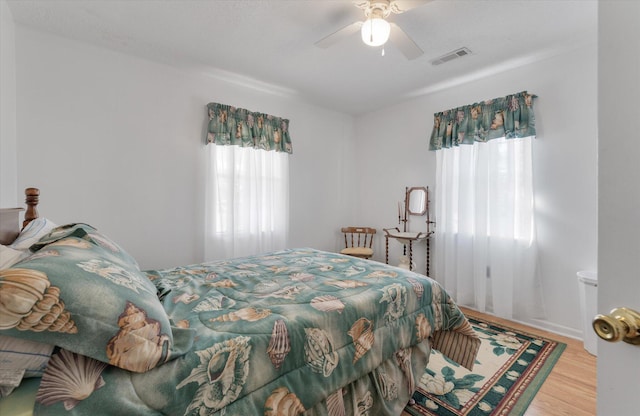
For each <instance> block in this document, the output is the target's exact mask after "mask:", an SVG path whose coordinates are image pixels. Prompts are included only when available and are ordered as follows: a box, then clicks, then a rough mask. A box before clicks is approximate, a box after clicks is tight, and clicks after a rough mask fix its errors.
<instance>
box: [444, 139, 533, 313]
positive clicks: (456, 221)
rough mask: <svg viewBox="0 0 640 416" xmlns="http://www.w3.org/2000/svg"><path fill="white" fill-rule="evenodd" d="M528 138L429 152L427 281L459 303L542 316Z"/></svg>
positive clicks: (478, 307) (529, 141)
mask: <svg viewBox="0 0 640 416" xmlns="http://www.w3.org/2000/svg"><path fill="white" fill-rule="evenodd" d="M531 159H532V137H526V138H517V139H504V138H502V139H494V140H489V141H488V142H486V143H479V142H476V143H474V144H468V145H466V144H465V145H460V146H455V147H450V148H442V149H440V150H437V151H436V161H437V162H436V163H437V174H436V175H437V177H436V184H437V185H436V198H435V200H436V232H435V278H436V279H437V280H438V281H440V282H441V283H443V285H444V287H445V288H446V289H447V290H448V291H449V292H450V293H451V295H452V296H453V297H454V299H456V301H457V302H458V303H459V304H462V305H467V306H470V307H472V308H474V309H477V310H479V311H487V312H492V313H494V314H495V315H498V316H501V317H505V318H514V317H516V318H518V317H519V318H524V317H542V315H543V311H544V307H543V304H542V296H541V287H540V281H539V279H538V273H537V267H536V266H537V244H536V227H535V221H534V206H533V180H532V161H531Z"/></svg>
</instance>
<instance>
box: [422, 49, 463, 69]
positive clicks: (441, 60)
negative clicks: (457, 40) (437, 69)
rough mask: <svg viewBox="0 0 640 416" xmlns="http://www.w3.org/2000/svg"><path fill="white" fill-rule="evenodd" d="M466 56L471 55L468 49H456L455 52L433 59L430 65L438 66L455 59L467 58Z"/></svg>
mask: <svg viewBox="0 0 640 416" xmlns="http://www.w3.org/2000/svg"><path fill="white" fill-rule="evenodd" d="M467 55H471V51H470V50H469V49H467V48H460V49H456V50H455V51H452V52H449V53H447V54H445V55H442V56H441V57H439V58H436V59H434V60H433V61H431V65H440V64H443V63H445V62H449V61H451V60H454V59H456V58H462V57H463V56H467Z"/></svg>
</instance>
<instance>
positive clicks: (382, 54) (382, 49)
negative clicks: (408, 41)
mask: <svg viewBox="0 0 640 416" xmlns="http://www.w3.org/2000/svg"><path fill="white" fill-rule="evenodd" d="M381 56H384V46H383V47H382V55H381Z"/></svg>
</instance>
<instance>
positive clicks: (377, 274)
mask: <svg viewBox="0 0 640 416" xmlns="http://www.w3.org/2000/svg"><path fill="white" fill-rule="evenodd" d="M145 273H146V275H147V276H148V278H149V279H150V280H151V281H152V282H153V284H154V285H155V286H156V287H157V288H158V293H159V297H160V299H161V303H162V305H163V306H164V309H165V310H166V313H167V315H168V317H169V319H170V322H171V324H172V325H173V327H174V328H182V329H190V330H192V331H195V337H194V341H193V345H192V347H191V349H190V351H189V352H187V353H186V354H184V355H183V356H181V357H178V358H175V359H172V360H170V361H167V362H166V363H163V364H161V365H159V366H157V367H155V368H153V369H151V370H149V371H146V372H143V373H134V372H130V371H127V370H123V369H121V368H118V367H115V366H113V365H106V364H104V363H102V362H99V361H96V360H94V359H91V358H88V357H84V356H80V355H76V354H74V353H70V352H68V351H67V350H62V349H59V350H58V351H57V352H56V353H54V355H53V356H52V358H51V360H50V364H49V367H48V369H47V372H48V373H49V374H48V375H47V376H46V377H45V378H43V379H44V380H46V383H42V385H41V387H40V391H39V393H38V400H37V402H36V405H35V409H34V414H35V415H45V414H46V415H74V414H77V415H101V414H120V415H160V414H163V415H198V416H204V415H220V416H222V415H243V416H246V415H298V414H303V413H305V414H309V415H345V414H358V415H359V414H370V415H384V414H395V415H398V414H400V413H401V411H402V409H403V408H404V406H405V404H406V403H407V402H408V400H409V399H410V397H411V394H412V392H413V390H414V388H415V382H416V380H417V379H419V377H420V375H421V374H422V372H423V371H424V367H425V365H426V364H427V360H428V356H429V352H430V349H431V348H432V347H433V348H438V349H440V350H441V351H442V352H443V353H444V354H445V355H448V356H449V357H450V358H451V359H453V360H455V361H458V362H459V363H461V364H463V365H465V366H467V367H470V366H472V365H473V360H474V359H475V355H476V353H477V350H478V347H479V339H478V338H477V337H476V336H475V334H474V333H473V330H472V329H471V327H470V326H469V323H468V322H467V320H466V318H465V317H464V315H463V314H462V313H461V312H460V310H459V309H458V307H457V306H456V305H455V304H454V302H453V301H452V300H451V298H450V297H449V296H448V294H447V293H446V292H445V291H444V290H443V289H442V288H441V287H440V285H438V283H436V282H435V281H433V280H431V279H429V278H426V277H424V276H422V275H419V274H416V273H412V272H409V271H406V270H403V269H399V268H395V267H390V266H387V265H385V264H381V263H378V262H374V261H368V260H361V259H358V258H355V257H347V256H343V255H340V254H334V253H328V252H323V251H318V250H314V249H292V250H285V251H280V252H274V253H270V254H267V255H262V256H253V257H244V258H238V259H233V260H229V261H218V262H211V263H204V264H199V265H192V266H186V267H179V268H174V269H169V270H161V271H147V272H145ZM124 315H127V314H123V318H122V319H125V318H126V319H128V321H127V325H130V326H131V327H132V328H136V330H138V331H145V330H146V329H145V328H146V327H145V326H137V324H136V322H137V316H138V315H139V314H137V313H136V311H135V310H133V311H132V313H131V314H130V315H127V316H126V317H124ZM127 336H129V337H133V338H135V337H136V333H135V332H134V331H131V332H130V333H127ZM158 345H162V344H161V343H158ZM150 350H152V348H150Z"/></svg>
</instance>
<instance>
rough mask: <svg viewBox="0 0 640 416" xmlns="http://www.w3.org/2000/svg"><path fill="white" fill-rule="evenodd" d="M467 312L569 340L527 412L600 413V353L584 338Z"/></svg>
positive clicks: (559, 415)
mask: <svg viewBox="0 0 640 416" xmlns="http://www.w3.org/2000/svg"><path fill="white" fill-rule="evenodd" d="M461 309H462V311H463V312H464V313H465V315H468V316H472V317H478V318H480V319H483V320H487V321H490V322H495V323H498V324H502V325H506V326H509V327H512V328H514V329H517V330H520V331H524V332H528V333H531V334H535V335H539V336H542V337H545V338H550V339H553V340H556V341H559V342H563V343H565V344H567V348H566V349H565V350H564V352H563V353H562V356H561V357H560V359H559V360H558V362H557V363H556V365H555V366H554V367H553V370H552V371H551V373H550V374H549V376H548V377H547V379H546V380H545V382H544V384H543V385H542V387H541V388H540V390H539V391H538V394H536V396H535V397H534V399H533V401H532V402H531V404H530V405H529V408H528V409H527V411H526V413H525V416H550V415H553V416H593V415H595V414H596V357H594V356H593V355H591V354H589V353H588V352H587V351H586V350H585V349H584V347H583V343H582V341H580V340H576V339H573V338H567V337H563V336H561V335H557V334H555V333H552V332H547V331H543V330H540V329H536V328H532V327H530V326H526V325H522V324H519V323H516V322H512V321H508V320H506V319H501V318H496V317H495V316H491V315H487V314H483V313H480V312H476V311H473V310H470V309H466V308H461Z"/></svg>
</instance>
